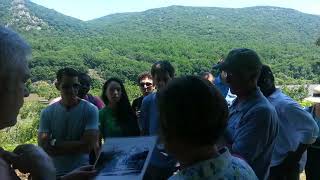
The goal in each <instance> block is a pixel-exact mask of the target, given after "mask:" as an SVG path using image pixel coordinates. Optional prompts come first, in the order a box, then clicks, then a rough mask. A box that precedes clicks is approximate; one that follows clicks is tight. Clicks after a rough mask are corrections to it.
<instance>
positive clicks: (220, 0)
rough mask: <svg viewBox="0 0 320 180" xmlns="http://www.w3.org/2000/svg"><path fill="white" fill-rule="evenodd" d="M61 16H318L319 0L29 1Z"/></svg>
mask: <svg viewBox="0 0 320 180" xmlns="http://www.w3.org/2000/svg"><path fill="white" fill-rule="evenodd" d="M31 1H32V2H34V3H37V4H39V5H42V6H45V7H47V8H50V9H54V10H56V11H58V12H60V13H63V14H65V15H68V16H72V17H75V18H78V19H81V20H90V19H94V18H99V17H102V16H105V15H108V14H113V13H121V12H137V11H144V10H147V9H152V8H158V7H166V6H170V5H184V6H208V7H231V8H241V7H250V6H261V5H268V6H278V7H286V8H292V9H296V10H299V11H301V12H305V13H309V14H317V15H320V0H31Z"/></svg>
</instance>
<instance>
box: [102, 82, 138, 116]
mask: <svg viewBox="0 0 320 180" xmlns="http://www.w3.org/2000/svg"><path fill="white" fill-rule="evenodd" d="M112 81H114V82H117V83H119V84H120V87H121V97H120V101H119V102H118V104H117V109H116V112H115V115H116V119H117V121H119V122H124V121H128V120H132V118H134V113H133V111H132V108H131V105H130V102H129V98H128V95H127V92H126V89H125V88H124V85H123V83H122V81H121V80H120V79H118V78H110V79H108V80H107V81H106V82H105V83H104V85H103V87H102V94H101V99H102V101H103V102H104V104H105V105H106V106H107V105H108V104H109V100H108V98H107V95H106V90H107V88H108V86H109V85H110V83H111V82H112Z"/></svg>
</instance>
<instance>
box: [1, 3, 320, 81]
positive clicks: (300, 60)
mask: <svg viewBox="0 0 320 180" xmlns="http://www.w3.org/2000/svg"><path fill="white" fill-rule="evenodd" d="M0 25H4V26H9V27H11V28H13V29H15V30H17V31H19V32H21V33H22V34H23V35H24V36H25V38H26V39H27V40H28V41H29V42H30V43H31V45H32V47H33V57H34V58H33V60H32V61H31V63H30V67H31V68H32V75H33V79H32V80H33V81H38V80H53V79H54V73H55V71H56V70H57V69H59V68H61V67H63V66H73V67H76V68H78V69H80V70H83V71H86V70H88V69H94V70H95V71H96V72H98V74H99V76H100V77H102V78H106V77H110V76H117V77H120V78H122V79H129V80H135V78H136V76H137V74H139V73H140V72H141V71H145V70H149V68H150V65H151V63H153V62H155V61H157V60H161V59H166V60H169V61H171V62H172V63H173V64H174V65H175V67H176V68H177V72H178V74H196V73H199V72H201V71H208V70H210V67H211V66H212V64H213V63H215V62H216V61H217V60H218V59H219V58H220V57H221V56H223V55H225V54H226V53H227V52H228V51H229V50H231V49H232V48H236V47H248V48H253V49H255V50H257V51H258V53H259V54H260V55H261V57H262V59H263V61H264V62H265V63H268V64H270V65H271V66H272V67H273V69H274V72H275V73H276V75H277V79H278V82H279V83H297V81H299V80H303V81H304V82H319V81H320V78H319V74H320V48H319V47H318V46H316V45H315V43H316V40H317V39H318V38H319V37H320V16H316V15H310V14H305V13H301V12H299V11H296V10H292V9H285V8H278V7H250V8H239V9H232V8H211V7H183V6H170V7H166V8H158V9H151V10H147V11H144V12H139V13H122V14H113V15H108V16H105V17H101V18H98V19H95V20H91V21H81V20H78V19H75V18H72V17H68V16H65V15H63V14H60V13H58V12H56V11H54V10H51V9H47V8H44V7H42V6H39V5H36V4H34V3H32V2H30V1H27V0H1V2H0Z"/></svg>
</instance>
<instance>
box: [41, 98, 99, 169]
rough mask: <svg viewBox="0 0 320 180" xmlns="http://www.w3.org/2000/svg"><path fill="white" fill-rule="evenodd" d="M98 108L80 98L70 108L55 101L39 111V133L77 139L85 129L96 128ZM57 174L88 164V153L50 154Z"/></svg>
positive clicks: (65, 139) (60, 138)
mask: <svg viewBox="0 0 320 180" xmlns="http://www.w3.org/2000/svg"><path fill="white" fill-rule="evenodd" d="M98 121H99V120H98V109H97V108H96V107H95V106H94V105H93V104H91V103H89V102H88V101H85V100H80V102H79V104H77V105H76V106H75V107H73V108H72V109H66V108H65V107H64V106H63V105H62V104H60V103H59V102H56V103H54V104H52V105H50V106H48V107H47V108H45V109H44V110H43V111H42V112H41V117H40V125H39V133H49V134H51V136H52V139H56V140H57V141H79V140H80V139H81V138H82V136H83V133H84V132H85V131H87V130H98V129H99V128H98ZM51 158H52V160H53V163H54V165H55V168H56V171H57V175H64V174H66V173H68V172H70V171H72V170H73V169H75V168H78V167H80V166H83V165H88V163H89V154H88V153H82V152H79V153H73V154H67V155H59V156H52V157H51Z"/></svg>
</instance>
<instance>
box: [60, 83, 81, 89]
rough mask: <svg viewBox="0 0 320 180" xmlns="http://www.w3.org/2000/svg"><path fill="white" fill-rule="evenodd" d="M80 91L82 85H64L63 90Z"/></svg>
mask: <svg viewBox="0 0 320 180" xmlns="http://www.w3.org/2000/svg"><path fill="white" fill-rule="evenodd" d="M71 88H73V89H79V88H80V84H64V85H62V89H71Z"/></svg>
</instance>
